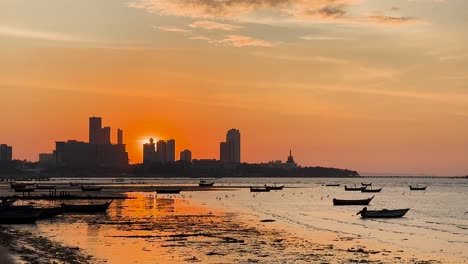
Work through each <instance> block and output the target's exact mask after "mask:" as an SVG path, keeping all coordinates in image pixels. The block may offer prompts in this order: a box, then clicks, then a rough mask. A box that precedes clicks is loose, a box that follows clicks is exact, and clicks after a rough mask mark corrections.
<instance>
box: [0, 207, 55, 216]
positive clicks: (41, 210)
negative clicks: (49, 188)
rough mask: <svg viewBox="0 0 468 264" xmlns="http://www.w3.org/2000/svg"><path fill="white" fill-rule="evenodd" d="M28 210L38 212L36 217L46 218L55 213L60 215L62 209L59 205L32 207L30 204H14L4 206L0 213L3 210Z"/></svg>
mask: <svg viewBox="0 0 468 264" xmlns="http://www.w3.org/2000/svg"><path fill="white" fill-rule="evenodd" d="M8 211H9V212H30V213H31V214H32V213H38V214H39V215H38V219H46V218H51V217H54V216H57V215H60V214H62V213H63V210H62V208H61V207H33V206H30V205H15V206H9V207H5V208H3V209H2V210H0V214H1V213H3V212H8Z"/></svg>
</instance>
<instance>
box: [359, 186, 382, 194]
mask: <svg viewBox="0 0 468 264" xmlns="http://www.w3.org/2000/svg"><path fill="white" fill-rule="evenodd" d="M380 191H382V188H379V189H372V187H371V188H369V187H366V188H365V189H362V190H361V192H367V193H371V192H372V193H376V192H380Z"/></svg>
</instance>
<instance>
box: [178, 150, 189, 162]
mask: <svg viewBox="0 0 468 264" xmlns="http://www.w3.org/2000/svg"><path fill="white" fill-rule="evenodd" d="M179 160H180V161H185V162H192V151H190V150H188V149H184V150H182V151H181V152H180V158H179Z"/></svg>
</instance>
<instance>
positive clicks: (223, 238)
mask: <svg viewBox="0 0 468 264" xmlns="http://www.w3.org/2000/svg"><path fill="white" fill-rule="evenodd" d="M137 196H138V195H137ZM142 197H143V198H142ZM142 197H140V198H137V199H132V200H129V201H128V202H129V203H131V204H129V205H128V206H133V204H134V203H135V202H136V203H138V202H140V203H141V202H144V201H149V202H150V203H153V204H154V205H155V207H151V208H149V209H147V210H148V214H146V213H144V212H143V214H144V215H142V216H138V217H135V215H137V214H135V213H134V212H129V213H128V215H125V213H118V210H122V209H124V208H126V207H127V205H125V202H124V201H120V202H121V203H120V204H114V206H113V207H112V208H111V211H110V212H109V214H108V216H106V217H103V216H100V218H99V219H94V218H93V217H84V218H83V219H80V220H79V221H76V219H74V218H71V217H69V216H64V217H63V218H62V219H60V220H59V222H58V225H59V227H58V228H54V229H53V230H50V228H49V225H48V224H42V223H39V224H38V226H37V228H29V229H27V230H22V228H21V227H19V226H14V227H1V228H0V245H3V246H6V247H7V248H8V250H9V251H10V252H11V253H12V254H13V255H15V256H16V257H17V258H18V259H20V260H21V261H25V262H26V263H52V262H53V261H56V262H58V263H105V262H106V263H139V262H140V261H141V263H145V261H147V260H153V261H159V262H164V263H181V262H186V263H196V262H199V263H293V262H294V263H305V262H312V263H353V262H354V263H447V262H443V261H440V260H439V259H437V258H426V256H424V258H422V257H421V256H420V255H416V256H412V255H411V254H409V252H406V250H405V252H403V250H401V249H400V250H399V249H393V248H392V249H389V248H388V247H386V246H385V247H379V245H378V244H377V243H370V242H369V241H366V240H364V239H360V238H355V237H348V236H341V235H337V234H333V233H327V232H318V231H314V232H313V234H312V233H311V232H304V233H302V231H301V232H298V230H297V229H290V228H288V226H287V225H284V223H283V222H281V221H278V220H277V219H274V218H271V217H270V218H265V217H262V216H261V217H259V216H254V215H251V214H244V213H243V212H236V211H233V210H228V209H226V208H223V207H221V206H215V205H211V204H210V205H208V204H206V203H205V204H203V203H204V202H203V201H202V200H193V199H188V198H185V199H184V198H176V197H174V196H157V197H156V196H146V194H145V196H142ZM146 206H147V205H144V207H143V208H147V207H146ZM155 209H156V211H155ZM129 216H131V217H129ZM69 218H70V219H69ZM90 225H93V226H95V228H96V230H98V231H93V232H100V233H96V236H97V237H98V239H96V241H94V240H93V241H94V242H93V243H95V244H93V243H88V244H85V243H82V242H80V241H79V240H74V239H76V236H74V237H72V236H64V234H66V232H67V230H69V229H70V228H73V230H75V232H76V234H80V233H82V234H83V233H85V232H90V230H89V228H90ZM7 241H16V243H13V244H10V245H9V244H8V243H7ZM122 244H124V245H127V246H122ZM129 244H131V245H135V246H133V247H128V245H129ZM83 245H87V246H84V247H83ZM380 246H381V245H380ZM125 248H127V252H126V253H127V254H130V253H131V254H132V255H135V256H138V255H139V257H136V258H135V262H122V261H121V257H119V256H112V255H111V253H112V252H118V251H120V250H124V249H125ZM155 253H157V256H156V257H155ZM139 258H140V259H139Z"/></svg>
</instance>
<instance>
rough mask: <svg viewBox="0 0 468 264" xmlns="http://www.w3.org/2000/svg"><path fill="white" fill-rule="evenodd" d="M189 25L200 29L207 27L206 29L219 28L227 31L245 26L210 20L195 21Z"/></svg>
mask: <svg viewBox="0 0 468 264" xmlns="http://www.w3.org/2000/svg"><path fill="white" fill-rule="evenodd" d="M189 26H190V27H192V28H200V29H205V30H213V29H219V30H225V31H232V30H237V29H240V28H243V27H242V26H236V25H231V24H224V23H218V22H214V21H208V20H199V21H195V22H193V23H191V24H190V25H189Z"/></svg>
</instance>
